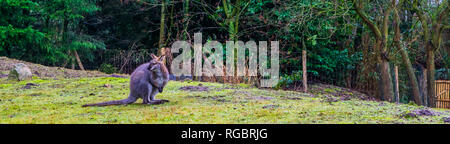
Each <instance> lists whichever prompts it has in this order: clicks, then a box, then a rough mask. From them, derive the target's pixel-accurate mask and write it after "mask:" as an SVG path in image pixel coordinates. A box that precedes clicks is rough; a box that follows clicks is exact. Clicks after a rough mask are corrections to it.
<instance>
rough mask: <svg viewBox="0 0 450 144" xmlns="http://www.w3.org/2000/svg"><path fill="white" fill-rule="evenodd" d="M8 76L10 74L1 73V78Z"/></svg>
mask: <svg viewBox="0 0 450 144" xmlns="http://www.w3.org/2000/svg"><path fill="white" fill-rule="evenodd" d="M4 77H8V74H0V78H4Z"/></svg>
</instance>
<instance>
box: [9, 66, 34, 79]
mask: <svg viewBox="0 0 450 144" xmlns="http://www.w3.org/2000/svg"><path fill="white" fill-rule="evenodd" d="M31 76H32V73H31V70H30V68H29V67H28V66H27V65H25V64H23V63H17V64H15V65H14V68H13V69H12V70H11V71H10V72H9V75H8V79H10V80H19V81H23V80H28V79H31Z"/></svg>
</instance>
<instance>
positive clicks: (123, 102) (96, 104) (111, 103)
mask: <svg viewBox="0 0 450 144" xmlns="http://www.w3.org/2000/svg"><path fill="white" fill-rule="evenodd" d="M135 101H136V98H131V97H129V98H127V99H123V100H115V101H107V102H101V103H93V104H85V105H83V106H82V107H88V106H109V105H123V104H131V103H134V102H135Z"/></svg>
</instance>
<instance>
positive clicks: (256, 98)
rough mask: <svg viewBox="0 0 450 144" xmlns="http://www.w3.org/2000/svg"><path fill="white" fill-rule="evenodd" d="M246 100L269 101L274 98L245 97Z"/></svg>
mask: <svg viewBox="0 0 450 144" xmlns="http://www.w3.org/2000/svg"><path fill="white" fill-rule="evenodd" d="M246 99H254V100H271V99H274V98H273V97H264V96H258V97H247V98H246Z"/></svg>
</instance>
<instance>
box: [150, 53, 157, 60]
mask: <svg viewBox="0 0 450 144" xmlns="http://www.w3.org/2000/svg"><path fill="white" fill-rule="evenodd" d="M150 56H152V59H154V60H157V59H158V57H157V56H156V55H155V54H151V55H150Z"/></svg>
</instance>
